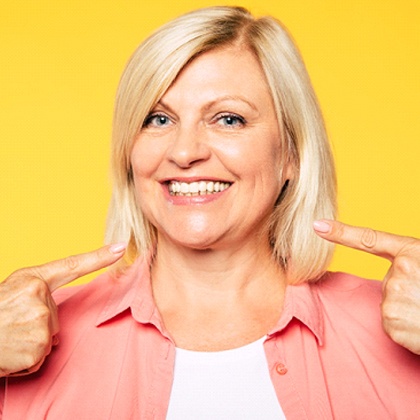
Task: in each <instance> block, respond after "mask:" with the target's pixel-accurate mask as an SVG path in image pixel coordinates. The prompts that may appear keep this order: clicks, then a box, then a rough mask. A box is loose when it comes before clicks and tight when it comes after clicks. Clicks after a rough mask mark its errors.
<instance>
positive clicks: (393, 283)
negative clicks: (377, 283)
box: [383, 277, 406, 307]
mask: <svg viewBox="0 0 420 420" xmlns="http://www.w3.org/2000/svg"><path fill="white" fill-rule="evenodd" d="M405 289H406V281H404V279H402V278H400V277H392V278H390V279H389V280H388V281H387V282H386V284H385V285H384V292H385V295H386V296H387V297H388V299H387V300H386V301H385V302H384V304H383V305H384V306H385V307H388V306H392V305H393V300H395V299H396V298H397V297H398V296H401V295H403V293H404V290H405Z"/></svg>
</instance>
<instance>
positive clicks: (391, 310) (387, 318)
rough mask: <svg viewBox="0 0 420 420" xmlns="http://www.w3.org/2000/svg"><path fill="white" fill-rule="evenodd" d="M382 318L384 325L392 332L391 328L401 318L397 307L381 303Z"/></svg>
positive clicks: (392, 304)
mask: <svg viewBox="0 0 420 420" xmlns="http://www.w3.org/2000/svg"><path fill="white" fill-rule="evenodd" d="M382 318H383V320H384V325H385V326H386V327H387V328H388V329H390V330H393V328H392V326H393V325H395V323H396V322H397V321H399V319H400V318H401V311H400V310H399V309H398V305H395V304H394V303H393V302H389V301H385V302H383V303H382Z"/></svg>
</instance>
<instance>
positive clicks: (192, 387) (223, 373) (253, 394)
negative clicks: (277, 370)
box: [166, 337, 285, 420]
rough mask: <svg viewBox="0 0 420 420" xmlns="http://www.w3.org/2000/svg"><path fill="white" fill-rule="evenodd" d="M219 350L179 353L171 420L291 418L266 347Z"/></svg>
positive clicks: (169, 415)
mask: <svg viewBox="0 0 420 420" xmlns="http://www.w3.org/2000/svg"><path fill="white" fill-rule="evenodd" d="M264 340H265V337H263V338H261V339H259V340H258V341H256V342H254V343H251V344H248V345H246V346H243V347H240V348H237V349H232V350H225V351H218V352H197V351H190V350H183V349H179V348H177V349H176V356H175V372H174V382H173V386H172V393H171V398H170V401H169V409H168V414H167V417H166V419H167V420H189V419H191V420H192V419H194V420H197V419H199V420H205V419H213V420H214V419H217V420H222V419H229V420H234V419H241V420H251V419H252V420H255V419H264V420H271V419H276V420H278V419H285V416H284V413H283V410H282V409H281V407H280V404H279V402H278V400H277V397H276V393H275V391H274V387H273V384H272V382H271V379H270V375H269V371H268V365H267V359H266V357H265V353H264V347H263V342H264Z"/></svg>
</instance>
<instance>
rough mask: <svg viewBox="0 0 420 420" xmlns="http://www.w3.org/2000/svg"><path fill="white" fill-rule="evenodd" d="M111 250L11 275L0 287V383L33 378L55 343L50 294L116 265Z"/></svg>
mask: <svg viewBox="0 0 420 420" xmlns="http://www.w3.org/2000/svg"><path fill="white" fill-rule="evenodd" d="M124 251H125V245H122V244H116V245H111V246H106V247H103V248H100V249H98V250H96V251H93V252H90V253H86V254H80V255H77V256H71V257H68V258H65V259H63V260H58V261H53V262H50V263H47V264H44V265H39V266H36V267H30V268H23V269H21V270H18V271H16V272H14V273H13V274H12V275H10V276H9V277H8V278H7V279H6V280H4V282H2V283H0V377H1V376H7V375H11V374H14V375H15V376H18V375H25V374H28V373H32V372H35V371H37V370H38V369H39V367H40V366H41V365H42V363H43V362H44V360H45V358H46V356H48V354H49V353H50V352H51V348H52V346H53V345H55V344H57V343H58V340H57V339H56V334H57V333H58V330H59V325H58V318H57V307H56V305H55V302H54V300H53V298H52V296H51V293H52V292H53V291H54V290H55V289H57V288H59V287H60V286H63V285H65V284H67V283H70V282H71V281H73V280H75V279H77V278H79V277H81V276H84V275H85V274H88V273H91V272H93V271H96V270H99V269H101V268H104V267H107V266H109V265H111V264H113V263H114V262H116V261H117V260H119V259H120V258H121V257H122V256H123V254H124Z"/></svg>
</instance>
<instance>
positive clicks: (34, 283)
mask: <svg viewBox="0 0 420 420" xmlns="http://www.w3.org/2000/svg"><path fill="white" fill-rule="evenodd" d="M26 293H28V294H29V295H30V296H46V295H47V294H48V293H49V290H48V285H47V283H45V281H44V280H42V279H40V278H38V277H32V278H31V279H30V281H28V282H27V284H26Z"/></svg>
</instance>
